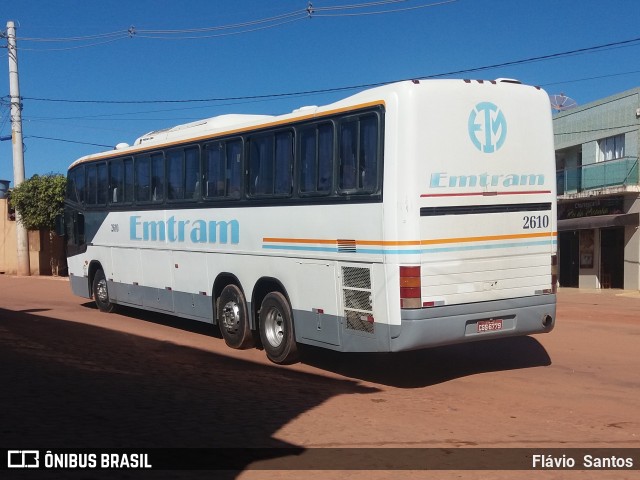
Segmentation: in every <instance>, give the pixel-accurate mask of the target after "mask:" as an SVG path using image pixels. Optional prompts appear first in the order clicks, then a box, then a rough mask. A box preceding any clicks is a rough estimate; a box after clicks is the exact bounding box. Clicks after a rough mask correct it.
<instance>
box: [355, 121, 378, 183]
mask: <svg viewBox="0 0 640 480" xmlns="http://www.w3.org/2000/svg"><path fill="white" fill-rule="evenodd" d="M360 172H361V174H360V184H359V187H360V188H362V189H363V190H366V191H368V192H373V191H374V190H375V189H376V187H377V186H378V119H377V117H375V116H373V115H371V116H367V117H364V118H362V119H361V120H360Z"/></svg>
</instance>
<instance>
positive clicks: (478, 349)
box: [302, 337, 551, 388]
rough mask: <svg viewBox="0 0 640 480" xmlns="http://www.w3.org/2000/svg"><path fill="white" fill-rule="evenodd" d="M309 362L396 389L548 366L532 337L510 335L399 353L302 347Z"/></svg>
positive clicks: (543, 353)
mask: <svg viewBox="0 0 640 480" xmlns="http://www.w3.org/2000/svg"><path fill="white" fill-rule="evenodd" d="M302 361H303V362H304V363H306V364H308V365H313V366H314V367H317V368H320V369H323V370H327V371H330V372H334V373H338V374H340V375H344V376H346V377H350V378H354V379H360V380H365V381H368V382H373V383H378V384H381V385H389V386H393V387H398V388H421V387H428V386H430V385H436V384H438V383H443V382H447V381H450V380H454V379H456V378H460V377H466V376H469V375H475V374H479V373H486V372H496V371H502V370H514V369H521V368H531V367H542V366H548V365H551V358H550V357H549V354H548V353H547V351H546V350H545V348H544V347H543V346H542V345H541V344H540V343H539V342H538V341H537V340H535V339H534V338H533V337H512V338H503V339H494V340H486V341H482V342H474V343H465V344H459V345H449V346H444V347H436V348H430V349H425V350H415V351H410V352H399V353H340V352H333V351H327V350H324V349H320V348H314V347H306V346H305V348H304V349H303V355H302Z"/></svg>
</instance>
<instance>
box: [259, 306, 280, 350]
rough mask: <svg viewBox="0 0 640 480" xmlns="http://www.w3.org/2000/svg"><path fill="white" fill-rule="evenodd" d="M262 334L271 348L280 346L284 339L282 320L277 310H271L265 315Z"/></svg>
mask: <svg viewBox="0 0 640 480" xmlns="http://www.w3.org/2000/svg"><path fill="white" fill-rule="evenodd" d="M264 333H265V335H266V337H267V340H268V341H269V344H270V345H271V346H273V347H279V346H280V344H281V343H282V340H283V339H284V319H283V318H282V314H281V313H280V311H279V310H277V309H275V308H273V309H271V310H270V311H269V313H268V314H267V317H266V318H265V322H264Z"/></svg>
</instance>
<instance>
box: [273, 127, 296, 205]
mask: <svg viewBox="0 0 640 480" xmlns="http://www.w3.org/2000/svg"><path fill="white" fill-rule="evenodd" d="M275 150H276V151H275V163H274V169H275V185H274V192H273V193H274V194H275V195H290V194H291V167H292V164H293V135H292V134H291V132H282V133H278V134H276V138H275Z"/></svg>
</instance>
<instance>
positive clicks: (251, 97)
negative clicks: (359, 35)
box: [23, 37, 640, 105]
mask: <svg viewBox="0 0 640 480" xmlns="http://www.w3.org/2000/svg"><path fill="white" fill-rule="evenodd" d="M638 42H640V37H635V38H631V39H628V40H621V41H618V42H610V43H605V44H601V45H594V46H591V47H585V48H578V49H575V50H568V51H564V52H556V53H551V54H547V55H540V56H536V57H529V58H525V59H520V60H512V61H509V62H502V63H496V64H492V65H485V66H481V67H473V68H466V69H461V70H455V71H450V72H444V73H436V74H432V75H425V76H423V77H419V78H420V79H431V78H442V77H449V76H452V75H461V74H466V73H474V72H479V71H482V70H491V69H495V68H503V67H512V66H515V65H523V64H527V63H534V62H539V61H545V60H554V59H558V58H562V57H567V56H572V55H583V54H586V53H591V52H596V51H601V50H604V49H610V48H616V47H617V48H620V47H624V46H631V45H632V44H634V43H638ZM405 80H406V79H405ZM395 81H398V80H393V81H386V82H375V83H367V84H360V85H350V86H343V87H333V88H322V89H317V90H305V91H299V92H285V93H271V94H265V95H246V96H237V97H214V98H196V99H184V100H71V99H63V98H43V97H23V99H24V100H32V101H40V102H58V103H91V104H111V105H113V104H117V105H122V104H129V105H139V104H162V103H172V104H174V103H212V102H228V101H238V100H265V99H275V98H284V97H295V96H302V95H316V94H325V93H335V92H340V91H345V90H358V89H363V88H372V87H379V86H382V85H387V84H389V83H393V82H395Z"/></svg>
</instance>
